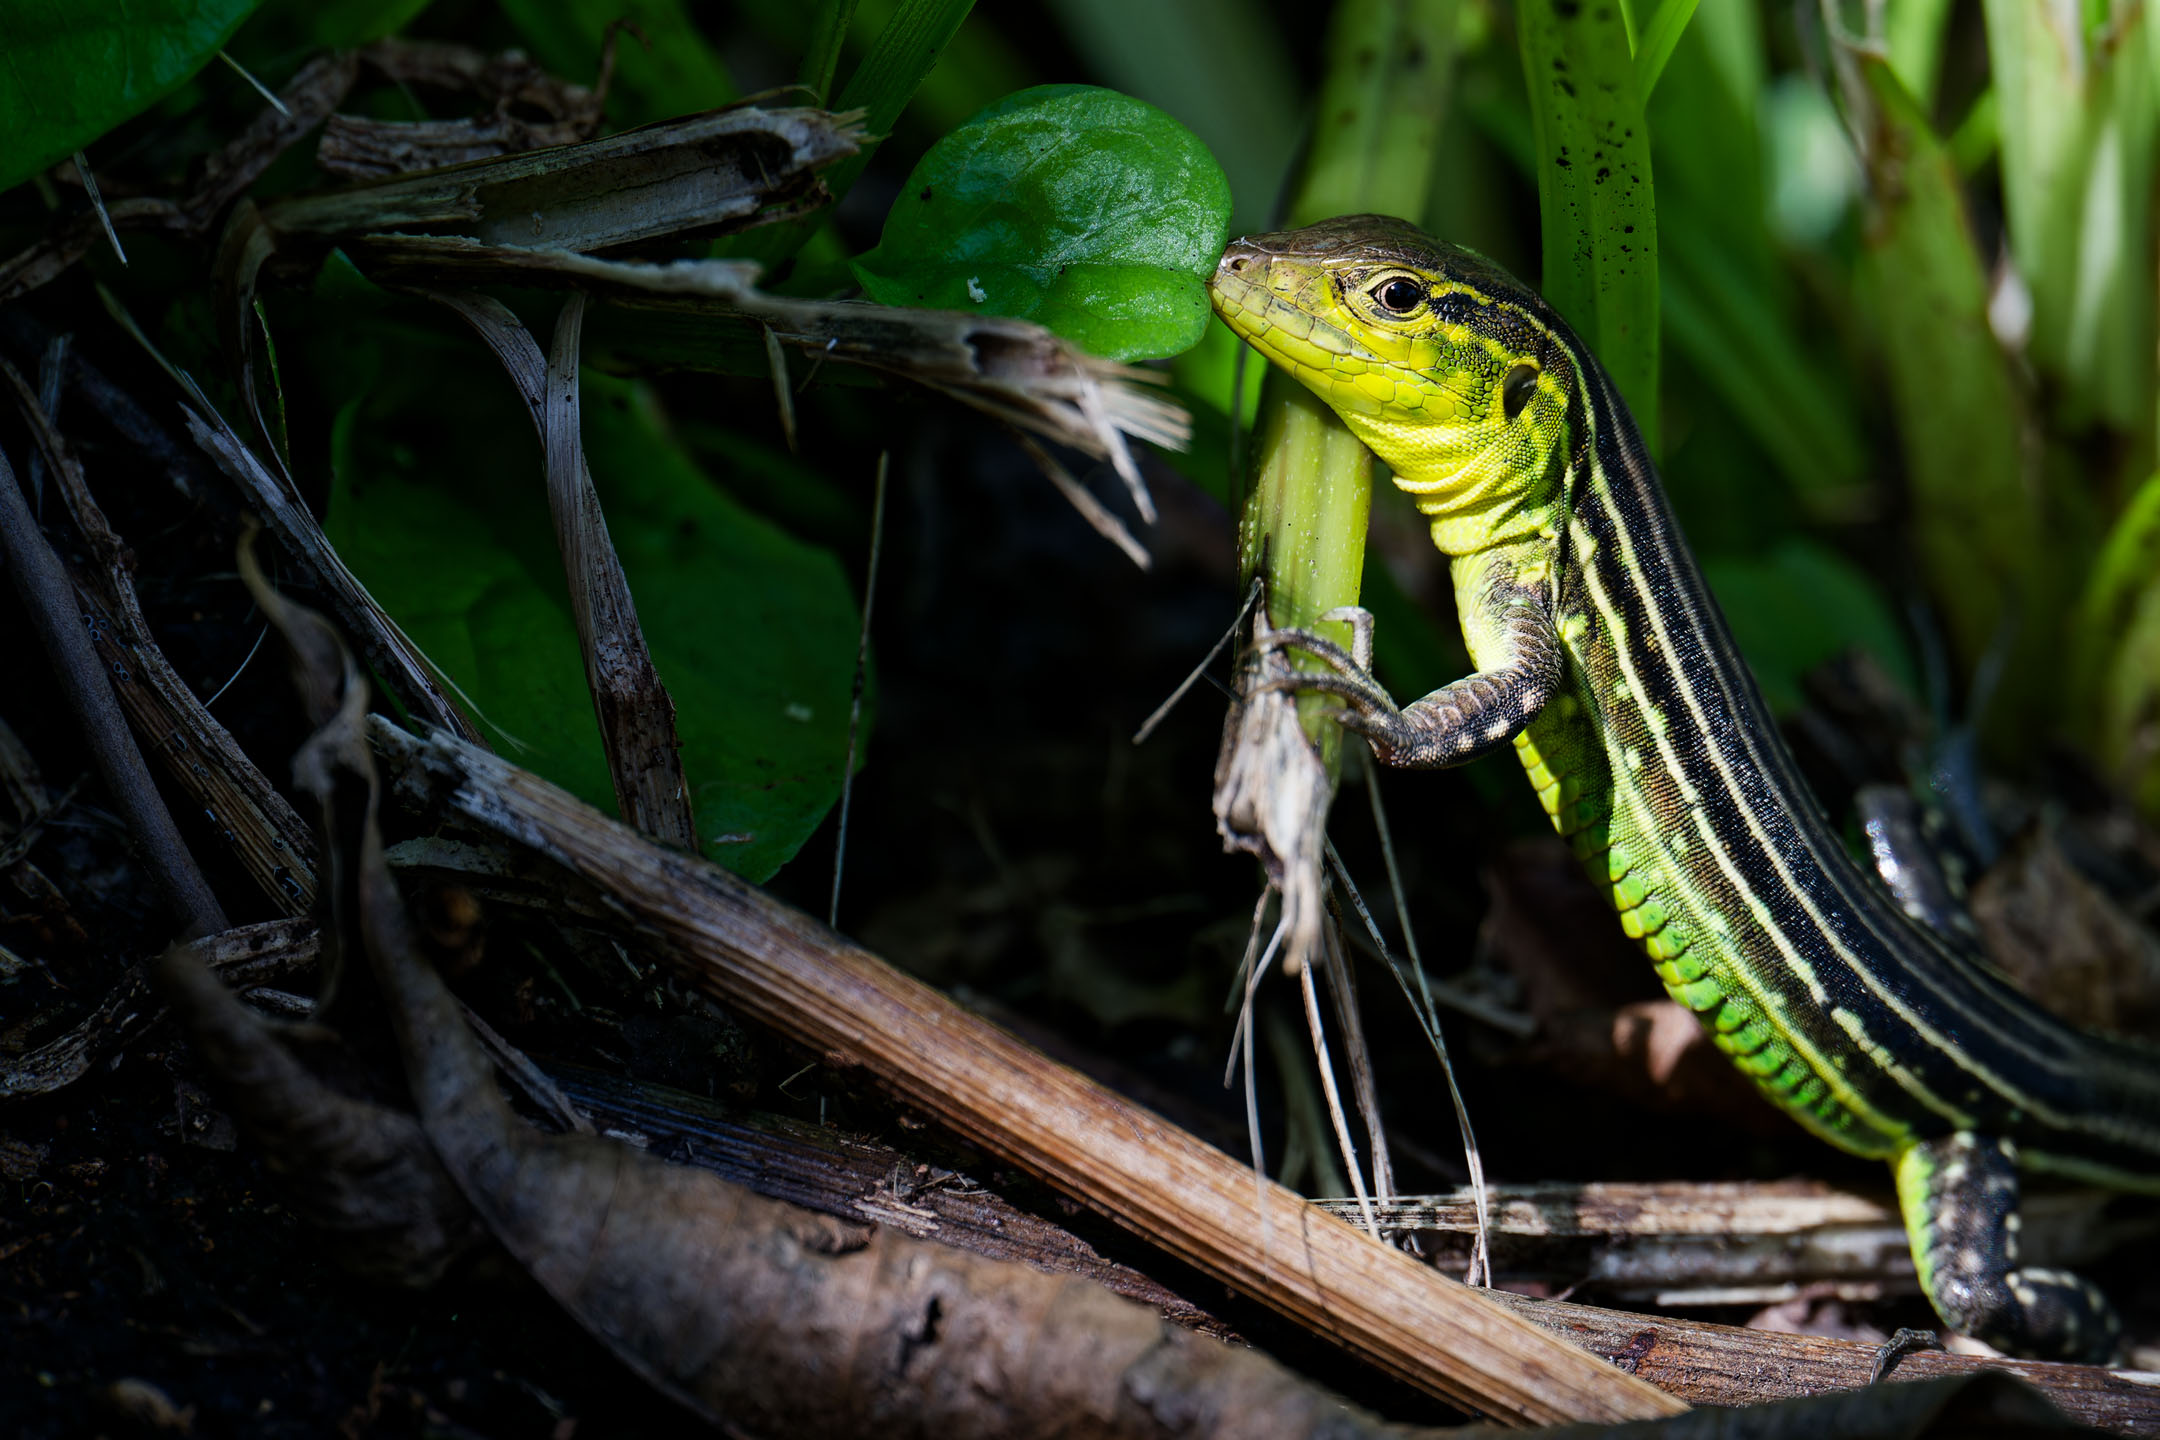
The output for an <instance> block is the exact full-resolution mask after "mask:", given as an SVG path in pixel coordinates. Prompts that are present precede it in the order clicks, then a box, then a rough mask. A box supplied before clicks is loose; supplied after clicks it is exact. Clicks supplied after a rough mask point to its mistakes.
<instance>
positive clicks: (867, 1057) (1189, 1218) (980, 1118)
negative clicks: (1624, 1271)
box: [370, 721, 1679, 1423]
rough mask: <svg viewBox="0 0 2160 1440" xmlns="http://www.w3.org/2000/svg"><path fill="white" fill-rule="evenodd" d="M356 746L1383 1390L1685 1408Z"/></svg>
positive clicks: (622, 848)
mask: <svg viewBox="0 0 2160 1440" xmlns="http://www.w3.org/2000/svg"><path fill="white" fill-rule="evenodd" d="M370 738H371V740H372V741H373V743H374V745H375V747H376V749H377V750H378V752H379V753H380V754H382V755H383V756H385V757H386V758H387V759H388V760H389V761H390V763H391V765H392V768H393V771H394V773H395V774H396V777H397V780H396V783H397V785H398V787H399V789H400V791H401V792H402V793H404V794H406V795H407V796H409V797H411V798H413V799H416V800H419V801H421V802H423V803H425V804H427V805H428V806H429V808H431V809H432V810H434V812H435V813H437V814H442V813H445V812H448V813H451V814H456V815H459V816H461V817H463V818H464V819H465V820H467V821H469V822H472V823H476V824H478V825H479V826H481V827H482V828H484V829H486V830H489V831H491V832H493V833H495V834H496V835H498V836H500V837H502V838H504V839H508V840H511V841H514V842H515V843H517V844H519V845H522V846H526V847H529V848H531V849H532V850H534V851H536V852H537V853H538V854H540V855H542V856H544V857H546V858H547V859H549V860H551V861H552V862H554V863H555V864H556V865H558V866H560V867H562V868H563V869H565V870H566V871H568V872H569V873H570V874H571V875H572V876H575V877H577V878H578V879H581V880H583V881H584V882H586V883H587V884H589V885H591V886H593V887H595V888H596V889H597V890H598V891H599V892H600V893H601V894H602V895H603V896H604V897H605V900H606V903H607V904H609V905H610V907H611V908H613V909H615V910H616V911H617V913H618V914H619V915H620V916H621V917H622V922H623V923H624V924H626V925H627V926H628V927H629V928H630V930H631V931H632V933H634V934H635V935H636V936H637V937H638V939H639V940H640V942H641V943H642V944H644V945H646V946H647V947H649V948H650V949H652V950H653V951H654V952H655V953H657V954H658V955H659V956H661V957H663V958H664V959H666V960H667V961H668V962H669V963H670V964H671V966H672V968H673V969H674V970H675V971H676V973H677V974H678V975H679V976H680V977H681V978H682V979H684V980H685V981H686V982H687V983H691V984H695V985H697V986H699V987H701V988H704V989H706V990H708V991H710V992H711V993H713V994H714V995H715V996H716V997H719V998H722V999H723V1000H725V1002H726V1003H728V1004H729V1005H731V1006H733V1007H735V1008H736V1009H738V1010H739V1011H741V1012H742V1013H745V1014H747V1015H749V1016H751V1017H752V1018H755V1019H757V1020H759V1021H761V1022H762V1023H765V1024H769V1025H772V1026H774V1027H775V1028H777V1029H779V1030H781V1031H783V1032H784V1033H787V1034H790V1035H793V1036H794V1037H796V1038H797V1039H799V1040H801V1041H804V1042H805V1043H808V1044H811V1045H815V1046H817V1047H819V1048H821V1049H823V1050H825V1051H827V1052H828V1053H829V1054H831V1055H832V1056H833V1057H834V1059H835V1060H836V1061H838V1062H840V1063H850V1064H860V1065H864V1066H867V1067H869V1068H871V1069H872V1070H873V1071H874V1072H875V1073H876V1074H877V1075H878V1076H879V1077H880V1079H882V1080H883V1081H884V1082H885V1083H887V1084H888V1085H890V1086H891V1087H892V1088H893V1089H894V1090H895V1091H896V1092H898V1093H899V1094H900V1095H901V1096H902V1097H903V1098H904V1099H905V1100H907V1102H908V1103H910V1104H912V1105H915V1106H917V1107H919V1108H920V1109H922V1110H923V1111H924V1112H925V1113H928V1114H931V1115H934V1116H936V1117H937V1118H938V1119H940V1120H942V1121H943V1122H945V1123H946V1124H947V1125H949V1126H951V1127H952V1128H953V1129H955V1130H957V1131H958V1132H959V1133H960V1134H962V1135H964V1136H966V1137H967V1138H968V1139H970V1140H972V1141H974V1142H975V1143H978V1144H980V1145H982V1146H984V1147H985V1148H986V1149H988V1150H990V1151H991V1152H992V1153H994V1154H997V1155H998V1156H1000V1157H1001V1158H1003V1159H1006V1160H1008V1161H1010V1162H1011V1163H1014V1164H1018V1165H1020V1166H1022V1167H1023V1168H1026V1169H1028V1170H1030V1171H1032V1172H1033V1173H1035V1174H1037V1175H1039V1176H1041V1177H1042V1178H1043V1179H1045V1180H1046V1181H1048V1182H1049V1183H1051V1184H1052V1185H1055V1186H1056V1187H1057V1188H1059V1189H1061V1190H1063V1191H1065V1192H1066V1193H1068V1194H1071V1195H1075V1196H1077V1197H1079V1198H1081V1199H1083V1200H1085V1201H1086V1202H1087V1203H1089V1204H1091V1205H1093V1206H1095V1207H1096V1208H1098V1209H1100V1210H1102V1211H1104V1212H1105V1213H1107V1214H1109V1215H1111V1216H1112V1217H1113V1218H1116V1219H1118V1220H1119V1221H1121V1222H1122V1223H1124V1224H1126V1225H1127V1226H1129V1227H1130V1228H1132V1229H1134V1230H1135V1231H1137V1232H1138V1233H1140V1234H1141V1235H1143V1236H1144V1237H1146V1238H1147V1239H1149V1240H1151V1241H1153V1242H1154V1243H1156V1244H1158V1245H1160V1246H1162V1247H1163V1248H1164V1249H1166V1250H1167V1251H1169V1252H1170V1253H1171V1254H1173V1255H1174V1256H1176V1257H1177V1258H1179V1259H1181V1260H1183V1261H1185V1262H1186V1263H1188V1264H1192V1265H1195V1266H1197V1267H1199V1268H1200V1269H1202V1270H1204V1271H1206V1272H1207V1273H1209V1274H1211V1275H1213V1276H1215V1277H1216V1278H1217V1279H1219V1280H1221V1281H1223V1282H1224V1283H1226V1284H1229V1285H1231V1286H1233V1287H1234V1288H1236V1289H1237V1290H1239V1291H1240V1292H1241V1293H1245V1294H1249V1295H1251V1296H1253V1297H1255V1298H1256V1299H1259V1300H1261V1301H1263V1302H1264V1303H1266V1304H1268V1305H1270V1306H1272V1307H1273V1308H1275V1309H1277V1310H1278V1311H1280V1312H1281V1313H1283V1314H1284V1315H1286V1316H1288V1317H1289V1318H1291V1319H1292V1320H1294V1321H1295V1322H1297V1323H1299V1324H1301V1325H1304V1326H1306V1327H1307V1328H1310V1329H1312V1330H1315V1331H1317V1332H1319V1333H1322V1334H1326V1335H1329V1336H1332V1337H1334V1338H1336V1339H1337V1340H1339V1341H1340V1342H1341V1343H1342V1344H1343V1345H1345V1346H1346V1347H1347V1348H1348V1349H1350V1350H1351V1351H1352V1352H1353V1353H1355V1354H1358V1355H1360V1356H1361V1357H1363V1358H1365V1359H1366V1360H1368V1361H1370V1362H1372V1363H1373V1364H1375V1365H1377V1366H1379V1367H1380V1368H1381V1369H1382V1370H1384V1371H1386V1372H1387V1373H1389V1374H1392V1375H1394V1376H1397V1377H1399V1378H1401V1379H1403V1380H1406V1381H1408V1382H1410V1383H1412V1384H1415V1385H1419V1386H1421V1387H1424V1388H1426V1389H1429V1390H1431V1391H1433V1392H1434V1393H1437V1394H1440V1395H1442V1396H1444V1397H1446V1398H1449V1399H1451V1400H1453V1401H1455V1402H1456V1403H1459V1404H1462V1405H1465V1406H1470V1407H1475V1408H1477V1409H1481V1410H1484V1411H1486V1412H1487V1413H1489V1414H1492V1415H1496V1416H1500V1417H1503V1418H1506V1419H1509V1420H1511V1421H1513V1422H1515V1423H1543V1422H1548V1421H1557V1420H1562V1419H1580V1418H1608V1419H1624V1418H1639V1417H1644V1416H1651V1415H1660V1414H1670V1413H1674V1412H1675V1411H1676V1410H1677V1409H1678V1408H1679V1406H1678V1404H1677V1402H1675V1401H1674V1400H1673V1399H1672V1398H1671V1397H1670V1396H1668V1395H1665V1394H1663V1393H1662V1392H1660V1391H1658V1390H1657V1389H1656V1388H1654V1387H1652V1386H1649V1385H1646V1384H1644V1383H1642V1382H1640V1381H1637V1380H1633V1379H1630V1378H1628V1377H1626V1376H1622V1375H1619V1374H1617V1373H1616V1372H1614V1371H1613V1370H1612V1369H1611V1368H1610V1367H1607V1366H1604V1365H1602V1364H1598V1363H1595V1362H1592V1361H1590V1360H1589V1358H1588V1357H1587V1356H1585V1355H1584V1354H1583V1353H1582V1352H1581V1351H1578V1350H1576V1349H1574V1348H1572V1347H1571V1346H1568V1345H1566V1344H1564V1343H1554V1342H1553V1341H1552V1340H1551V1338H1550V1337H1548V1336H1545V1335H1543V1334H1542V1332H1539V1331H1537V1329H1536V1327H1534V1326H1529V1325H1526V1324H1525V1323H1524V1322H1522V1321H1520V1320H1518V1319H1517V1318H1516V1317H1514V1316H1512V1315H1509V1314H1508V1313H1507V1312H1505V1311H1504V1310H1502V1309H1500V1308H1499V1307H1497V1306H1494V1305H1492V1304H1490V1303H1489V1302H1487V1301H1486V1300H1485V1299H1484V1298H1483V1296H1482V1295H1481V1293H1480V1292H1476V1291H1472V1290H1470V1289H1468V1288H1467V1287H1464V1286H1461V1285H1458V1284H1456V1283H1455V1282H1453V1281H1450V1280H1447V1279H1445V1278H1444V1277H1442V1276H1439V1275H1436V1274H1434V1273H1432V1272H1431V1271H1429V1270H1427V1269H1425V1268H1424V1267H1422V1266H1420V1265H1418V1264H1417V1263H1416V1262H1415V1261H1414V1260H1412V1259H1410V1258H1409V1257H1408V1256H1405V1255H1402V1254H1399V1253H1397V1252H1395V1251H1393V1250H1389V1249H1387V1248H1386V1247H1384V1246H1380V1245H1375V1244H1373V1243H1371V1242H1370V1241H1369V1240H1367V1239H1366V1238H1364V1237H1363V1236H1361V1235H1359V1234H1357V1232H1355V1231H1354V1230H1351V1229H1350V1228H1349V1227H1347V1226H1343V1225H1340V1224H1339V1223H1337V1222H1336V1221H1335V1220H1333V1219H1332V1218H1331V1217H1327V1216H1325V1215H1324V1213H1323V1212H1321V1211H1319V1210H1316V1209H1314V1208H1313V1207H1312V1206H1310V1205H1308V1204H1306V1203H1305V1202H1304V1201H1302V1200H1300V1199H1299V1198H1298V1197H1297V1196H1295V1195H1292V1194H1290V1193H1289V1192H1288V1191H1285V1190H1283V1189H1281V1188H1280V1187H1276V1186H1272V1185H1261V1186H1256V1185H1255V1181H1254V1177H1253V1175H1252V1174H1251V1173H1250V1172H1249V1171H1248V1170H1246V1169H1245V1168H1244V1167H1243V1166H1241V1165H1239V1164H1238V1163H1237V1162H1235V1161H1233V1160H1231V1159H1230V1158H1229V1157H1228V1156H1226V1155H1224V1154H1222V1153H1221V1152H1220V1151H1217V1150H1215V1149H1213V1148H1212V1147H1209V1146H1207V1145H1205V1144H1203V1143H1201V1142H1200V1141H1198V1140H1197V1139H1195V1138H1194V1137H1193V1136H1191V1135H1189V1134H1187V1133H1186V1132H1184V1131H1182V1130H1179V1129H1177V1128H1176V1127H1173V1126H1170V1125H1167V1124H1165V1123H1164V1122H1163V1121H1161V1120H1160V1119H1158V1118H1156V1117H1155V1116H1153V1115H1151V1114H1149V1113H1147V1112H1146V1111H1143V1110H1141V1109H1139V1108H1137V1107H1135V1106H1133V1105H1132V1104H1130V1103H1129V1102H1127V1101H1125V1100H1123V1099H1121V1098H1120V1097H1119V1096H1117V1095H1115V1094H1114V1093H1112V1092H1110V1091H1108V1090H1106V1089H1104V1088H1103V1087H1101V1086H1100V1085H1098V1084H1096V1083H1095V1082H1093V1081H1091V1080H1088V1079H1086V1078H1085V1077H1083V1076H1080V1075H1078V1074H1076V1073H1074V1072H1072V1071H1070V1070H1068V1069H1066V1068H1065V1067H1063V1066H1059V1065H1055V1064H1052V1063H1050V1062H1048V1061H1046V1060H1045V1059H1044V1058H1043V1057H1042V1056H1041V1055H1040V1054H1039V1053H1037V1052H1036V1051H1034V1050H1032V1049H1030V1048H1029V1047H1027V1046H1025V1045H1023V1044H1021V1043H1020V1042H1018V1041H1016V1040H1014V1039H1013V1038H1012V1037H1011V1036H1009V1035H1007V1034H1006V1033H1005V1032H1003V1031H1002V1030H999V1029H997V1028H996V1027H994V1026H991V1025H989V1024H987V1023H985V1022H984V1021H982V1020H981V1019H979V1018H977V1017H976V1016H974V1015H971V1014H969V1013H968V1012H966V1011H964V1010H962V1009H960V1008H959V1007H958V1006H956V1005H955V1004H953V1002H952V1001H951V1000H949V999H948V998H947V997H945V996H944V995H942V994H940V993H939V992H937V991H935V990H933V989H931V988H929V987H928V986H925V985H923V984H921V983H920V982H917V981H915V980H912V979H910V978H908V977H906V976H904V975H901V974H899V973H898V972H896V971H894V970H893V969H892V968H891V967H889V966H887V965H885V964H884V963H883V962H882V961H879V960H878V959H877V958H876V957H874V956H872V955H870V954H868V953H867V952H865V951H863V950H860V949H858V948H857V947H855V946H853V945H851V944H849V943H848V942H846V941H845V940H842V939H841V938H840V937H838V936H836V935H834V934H833V933H832V932H830V931H829V930H827V929H825V927H823V926H822V925H820V924H818V923H817V922H816V921H814V920H812V919H810V918H809V917H808V916H805V915H803V914H801V913H799V912H797V911H794V910H792V909H790V908H789V907H787V906H785V905H783V904H781V903H779V902H778V901H775V900H773V899H771V898H770V897H768V896H767V895H765V894H764V893H763V892H761V891H759V890H757V889H756V888H754V887H752V886H750V885H748V884H745V883H744V882H742V881H741V880H738V879H736V878H735V877H734V876H732V875H729V874H728V873H727V872H725V871H723V870H720V869H719V868H718V867H715V866H712V865H708V864H706V863H704V862H702V861H699V860H696V859H693V858H691V857H689V856H685V855H681V854H677V853H675V852H672V851H668V850H664V849H662V848H660V847H657V846H655V845H653V844H651V843H650V842H648V841H645V840H643V839H641V838H640V837H638V836H636V835H635V834H633V833H632V832H630V831H628V830H626V829H624V828H622V827H620V826H617V825H614V824H612V823H611V822H609V821H608V820H607V819H606V818H605V817H603V816H601V815H600V814H598V813H597V812H596V811H594V810H592V809H591V807H589V806H586V805H584V804H582V803H580V802H579V801H577V800H575V799H573V798H572V797H570V796H569V795H567V794H565V793H564V792H562V791H561V790H558V789H556V788H555V787H553V786H551V785H548V784H547V783H546V782H544V781H542V780H540V779H539V778H538V777H536V776H533V775H531V774H529V773H527V772H524V771H521V770H519V769H517V768H516V767H514V766H511V765H508V764H506V763H504V762H503V761H501V760H499V759H497V758H496V757H494V756H491V755H488V754H486V753H485V752H482V751H478V750H476V749H474V748H472V747H470V746H467V745H463V744H460V743H459V742H457V741H456V740H455V739H453V738H451V737H449V736H446V735H436V736H432V737H429V738H426V739H418V738H415V737H413V736H410V735H407V734H405V733H403V732H401V731H398V730H396V729H394V728H393V727H390V726H388V725H385V724H383V723H381V722H379V721H378V722H371V725H370ZM1263 1235H1267V1236H1270V1237H1272V1239H1271V1243H1270V1244H1269V1245H1268V1246H1266V1247H1263V1245H1262V1243H1261V1237H1262V1236H1263Z"/></svg>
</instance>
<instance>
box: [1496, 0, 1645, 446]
mask: <svg viewBox="0 0 2160 1440" xmlns="http://www.w3.org/2000/svg"><path fill="white" fill-rule="evenodd" d="M1518 19H1519V23H1520V26H1521V38H1522V62H1523V76H1524V78H1525V80H1526V81H1527V82H1528V85H1529V91H1530V115H1531V122H1532V130H1533V133H1534V135H1535V137H1536V140H1537V156H1538V167H1537V182H1538V215H1539V225H1540V229H1541V231H1542V233H1543V236H1544V249H1545V277H1544V284H1543V287H1542V288H1543V290H1544V294H1545V298H1546V299H1547V300H1548V301H1550V302H1551V303H1552V305H1553V306H1554V308H1555V309H1557V310H1559V312H1560V313H1561V314H1562V315H1564V316H1566V317H1567V320H1568V323H1569V324H1571V325H1573V326H1574V327H1575V329H1576V330H1577V331H1578V332H1580V333H1581V335H1582V337H1583V339H1584V341H1585V342H1587V343H1588V344H1589V346H1590V347H1591V349H1593V350H1594V351H1596V352H1597V356H1598V359H1599V360H1601V361H1602V362H1604V365H1605V369H1606V371H1607V372H1608V373H1610V374H1611V376H1612V378H1613V383H1614V384H1615V385H1617V386H1619V387H1620V393H1621V395H1622V396H1623V397H1624V398H1625V399H1626V400H1627V402H1628V408H1629V409H1631V410H1632V411H1634V413H1635V422H1636V424H1637V425H1638V426H1639V427H1640V428H1641V430H1642V433H1643V438H1644V440H1645V441H1646V442H1648V444H1649V445H1650V447H1651V449H1652V450H1653V451H1654V450H1656V448H1657V443H1658V403H1657V402H1658V235H1657V207H1656V203H1655V201H1654V199H1653V198H1652V193H1651V181H1650V127H1649V126H1648V125H1646V124H1645V123H1644V122H1643V112H1642V100H1641V98H1640V96H1639V94H1638V92H1637V89H1636V76H1635V60H1634V56H1633V54H1632V53H1631V52H1630V50H1629V46H1628V34H1627V24H1626V19H1625V17H1624V16H1623V14H1622V13H1621V8H1620V4H1619V0H1524V4H1523V5H1522V7H1521V10H1520V11H1519V12H1518Z"/></svg>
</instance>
